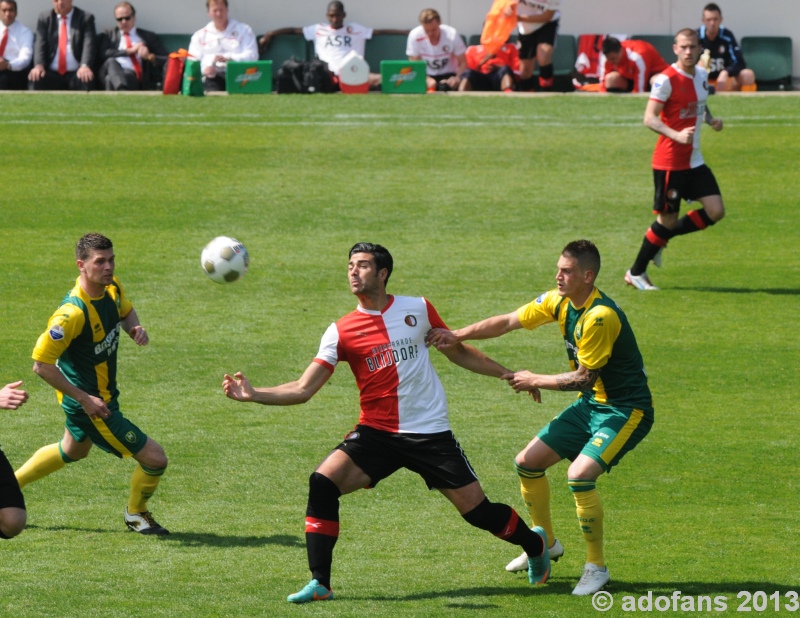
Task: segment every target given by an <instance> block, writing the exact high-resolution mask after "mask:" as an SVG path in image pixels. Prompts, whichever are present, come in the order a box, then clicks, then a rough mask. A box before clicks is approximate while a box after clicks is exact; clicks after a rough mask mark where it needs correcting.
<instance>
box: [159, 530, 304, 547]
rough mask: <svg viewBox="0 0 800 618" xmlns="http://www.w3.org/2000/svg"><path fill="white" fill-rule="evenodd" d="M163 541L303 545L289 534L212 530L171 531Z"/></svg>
mask: <svg viewBox="0 0 800 618" xmlns="http://www.w3.org/2000/svg"><path fill="white" fill-rule="evenodd" d="M161 538H162V539H163V540H164V541H168V542H171V543H180V544H181V545H185V546H186V547H267V546H269V545H280V546H282V547H305V540H304V539H300V538H299V537H297V536H292V535H289V534H274V535H272V536H239V535H222V534H214V533H212V532H200V533H197V532H171V533H170V534H168V535H166V536H163V537H161Z"/></svg>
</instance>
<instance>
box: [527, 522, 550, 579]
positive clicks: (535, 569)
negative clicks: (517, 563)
mask: <svg viewBox="0 0 800 618" xmlns="http://www.w3.org/2000/svg"><path fill="white" fill-rule="evenodd" d="M533 532H535V533H536V534H538V535H539V536H540V537H542V544H543V545H544V551H543V552H542V555H541V556H534V557H533V558H531V557H530V556H529V557H528V581H529V582H530V583H531V584H533V585H534V586H538V585H540V584H543V583H545V582H546V581H547V578H548V577H550V550H549V549H547V533H546V532H545V531H544V528H542V527H541V526H536V527H535V528H533Z"/></svg>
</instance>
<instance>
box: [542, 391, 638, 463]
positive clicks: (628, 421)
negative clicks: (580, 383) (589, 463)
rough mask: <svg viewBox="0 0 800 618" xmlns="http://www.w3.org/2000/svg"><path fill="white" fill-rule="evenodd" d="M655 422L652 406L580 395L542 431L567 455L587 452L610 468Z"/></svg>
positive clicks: (553, 446) (551, 444) (547, 441)
mask: <svg viewBox="0 0 800 618" xmlns="http://www.w3.org/2000/svg"><path fill="white" fill-rule="evenodd" d="M652 426H653V408H645V409H642V410H640V409H637V408H622V407H615V406H610V405H608V404H600V403H597V402H596V401H592V400H590V399H588V398H587V397H586V396H583V397H580V398H579V399H578V400H577V401H575V403H573V404H572V405H571V406H570V407H568V408H567V409H566V410H564V411H563V412H562V413H561V414H559V415H558V416H557V417H555V418H554V419H553V420H552V421H550V423H549V424H548V425H547V426H545V428H544V429H542V430H541V431H540V432H539V435H538V438H539V439H540V440H541V441H542V442H544V443H545V444H546V445H547V446H549V447H550V448H551V449H553V450H554V451H555V452H556V453H558V455H560V456H561V457H562V458H564V459H569V460H570V461H574V460H575V458H576V457H577V456H578V455H586V456H587V457H590V458H592V459H593V460H594V461H596V462H597V463H599V464H600V465H601V466H602V467H603V470H605V471H606V472H608V471H609V470H610V469H611V468H612V467H613V466H615V465H617V464H618V463H619V460H620V459H622V458H623V457H624V456H625V454H626V453H627V452H628V451H631V450H633V449H634V448H635V447H636V445H637V444H639V442H641V441H642V440H643V439H644V437H645V436H646V435H647V434H648V433H649V432H650V428H651V427H652Z"/></svg>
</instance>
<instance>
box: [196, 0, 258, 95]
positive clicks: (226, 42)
mask: <svg viewBox="0 0 800 618" xmlns="http://www.w3.org/2000/svg"><path fill="white" fill-rule="evenodd" d="M206 7H207V8H208V16H209V17H210V18H211V22H209V23H208V25H206V27H205V28H203V29H202V30H198V31H197V32H195V33H194V34H193V35H192V40H191V42H190V43H189V55H191V56H194V57H195V58H199V59H200V66H201V70H202V73H203V86H204V88H205V90H206V92H209V91H220V90H221V91H224V90H225V67H226V65H227V63H228V61H230V60H233V61H235V62H248V61H253V60H258V45H257V44H256V35H255V34H253V29H252V28H251V27H250V26H248V25H247V24H243V23H242V22H240V21H236V20H235V19H229V18H228V0H206Z"/></svg>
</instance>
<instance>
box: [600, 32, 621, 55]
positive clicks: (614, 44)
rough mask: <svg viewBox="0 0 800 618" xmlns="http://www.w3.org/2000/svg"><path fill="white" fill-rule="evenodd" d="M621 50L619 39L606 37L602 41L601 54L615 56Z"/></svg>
mask: <svg viewBox="0 0 800 618" xmlns="http://www.w3.org/2000/svg"><path fill="white" fill-rule="evenodd" d="M621 49H622V43H620V42H619V39H618V38H616V37H613V36H607V37H606V38H605V39H603V53H604V54H615V53H617V52H618V51H620V50H621Z"/></svg>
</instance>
